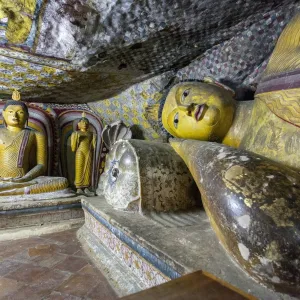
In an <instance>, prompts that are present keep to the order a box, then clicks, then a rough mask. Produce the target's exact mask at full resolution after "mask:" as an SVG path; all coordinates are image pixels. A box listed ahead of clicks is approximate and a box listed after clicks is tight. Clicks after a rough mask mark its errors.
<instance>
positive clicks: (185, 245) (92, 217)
mask: <svg viewBox="0 0 300 300" xmlns="http://www.w3.org/2000/svg"><path fill="white" fill-rule="evenodd" d="M82 208H83V210H84V214H85V224H84V226H83V227H82V228H81V229H80V230H79V232H78V237H79V239H80V241H81V242H82V244H83V245H84V247H85V249H86V250H88V252H89V253H90V254H91V256H92V257H93V258H94V261H95V262H96V263H97V264H98V265H100V266H101V268H102V269H106V271H107V276H108V278H109V279H110V281H111V282H112V283H113V285H114V287H115V289H116V290H117V292H118V294H119V295H120V296H122V295H123V296H124V295H126V294H130V293H133V292H137V291H139V290H142V289H146V288H149V287H151V286H155V285H158V284H161V283H163V282H166V281H168V280H170V279H175V278H178V277H180V276H182V275H184V274H188V273H191V272H194V271H196V270H205V271H206V272H209V273H211V274H213V275H214V276H216V277H218V278H220V279H221V280H224V281H226V282H228V283H229V284H231V285H233V286H234V287H237V288H238V289H240V290H242V291H244V292H246V293H249V294H251V295H253V296H255V297H257V298H259V299H274V300H275V299H294V298H292V297H289V296H287V295H283V294H279V293H275V292H273V291H271V290H269V289H267V288H265V287H264V286H262V285H260V284H258V283H256V282H255V281H254V280H252V279H251V278H250V277H249V276H248V275H247V274H246V273H245V272H244V271H243V270H241V269H240V268H239V267H238V266H237V265H236V264H235V263H234V262H233V261H232V260H231V259H230V257H229V256H228V255H227V254H226V252H225V250H224V249H223V248H222V246H221V245H220V244H219V241H218V239H217V237H216V236H215V234H214V232H213V230H212V228H211V226H210V223H209V221H208V218H207V216H206V213H205V211H204V210H201V209H198V210H196V211H192V212H189V213H177V214H175V213H173V214H161V215H157V214H156V215H152V216H150V217H143V216H141V215H139V214H138V213H128V212H121V211H116V210H114V209H113V208H112V207H111V206H109V205H108V204H107V203H106V202H105V200H104V199H103V198H101V197H93V198H88V199H83V200H82Z"/></svg>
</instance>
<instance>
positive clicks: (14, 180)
mask: <svg viewBox="0 0 300 300" xmlns="http://www.w3.org/2000/svg"><path fill="white" fill-rule="evenodd" d="M9 181H10V182H15V183H21V182H26V181H28V179H27V178H26V177H25V176H23V177H21V176H19V177H15V178H11V179H10V180H9Z"/></svg>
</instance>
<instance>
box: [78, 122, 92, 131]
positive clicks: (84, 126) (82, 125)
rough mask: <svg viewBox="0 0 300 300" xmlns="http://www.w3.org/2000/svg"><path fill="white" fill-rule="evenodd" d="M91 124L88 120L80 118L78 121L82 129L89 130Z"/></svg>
mask: <svg viewBox="0 0 300 300" xmlns="http://www.w3.org/2000/svg"><path fill="white" fill-rule="evenodd" d="M89 125H90V123H89V121H87V120H80V121H79V122H78V128H79V130H81V131H87V130H88V129H89Z"/></svg>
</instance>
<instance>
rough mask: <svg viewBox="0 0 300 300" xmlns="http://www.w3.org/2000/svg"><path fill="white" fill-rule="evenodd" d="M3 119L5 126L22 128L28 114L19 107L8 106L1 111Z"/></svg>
mask: <svg viewBox="0 0 300 300" xmlns="http://www.w3.org/2000/svg"><path fill="white" fill-rule="evenodd" d="M3 118H4V121H5V123H6V125H7V126H10V127H17V128H23V127H24V126H25V123H26V121H27V119H28V114H27V112H26V111H25V110H24V108H23V107H22V106H21V105H8V106H7V107H6V109H5V110H4V111H3Z"/></svg>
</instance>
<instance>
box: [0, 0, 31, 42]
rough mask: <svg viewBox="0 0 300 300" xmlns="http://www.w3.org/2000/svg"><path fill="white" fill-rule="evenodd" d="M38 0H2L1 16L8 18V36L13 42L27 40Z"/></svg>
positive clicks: (0, 3)
mask: <svg viewBox="0 0 300 300" xmlns="http://www.w3.org/2000/svg"><path fill="white" fill-rule="evenodd" d="M35 7H36V0H0V18H1V19H2V18H6V17H7V18H8V24H7V29H6V38H7V40H8V41H9V42H10V43H12V44H21V43H24V42H25V41H26V39H27V38H28V35H29V33H30V30H31V26H32V19H33V15H34V11H35Z"/></svg>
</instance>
